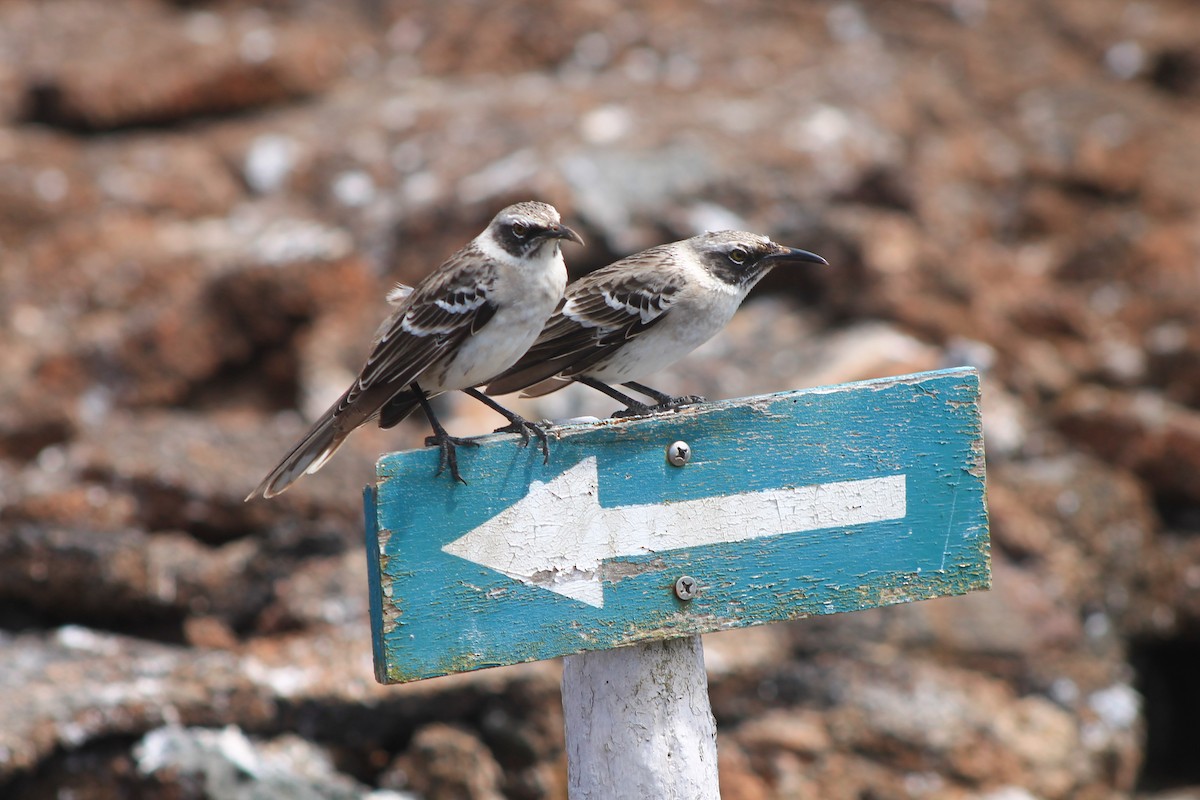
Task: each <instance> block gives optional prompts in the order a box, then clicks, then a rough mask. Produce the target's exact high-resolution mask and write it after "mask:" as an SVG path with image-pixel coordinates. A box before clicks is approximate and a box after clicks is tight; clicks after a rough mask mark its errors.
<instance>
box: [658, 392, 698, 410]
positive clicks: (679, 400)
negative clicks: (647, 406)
mask: <svg viewBox="0 0 1200 800" xmlns="http://www.w3.org/2000/svg"><path fill="white" fill-rule="evenodd" d="M707 402H708V400H706V399H705V398H703V397H701V396H700V395H698V394H685V395H681V396H680V397H668V398H667V399H666V400H663V401H662V402H660V403H658V404H657V405H655V406H654V407H653V408H654V410H655V411H674V410H675V409H677V408H683V407H684V406H694V405H696V404H697V403H707Z"/></svg>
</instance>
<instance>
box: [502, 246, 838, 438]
mask: <svg viewBox="0 0 1200 800" xmlns="http://www.w3.org/2000/svg"><path fill="white" fill-rule="evenodd" d="M804 262H812V263H817V264H826V263H828V262H826V261H825V259H823V258H821V257H820V256H818V255H815V254H814V253H810V252H808V251H807V250H797V249H795V248H792V247H784V246H783V245H779V244H775V243H774V242H772V241H771V240H770V239H768V238H767V237H766V236H760V235H758V234H754V233H745V232H742V231H718V232H709V233H703V234H701V235H699V236H693V237H692V238H691V239H685V240H683V241H680V242H672V243H671V244H664V245H660V246H658V247H652V248H650V249H649V250H643V251H642V252H640V253H636V254H634V255H632V256H629V257H628V258H623V259H621V260H620V261H617V262H614V263H612V264H609V265H608V266H607V267H603V268H601V269H599V270H596V271H595V272H592V273H590V274H588V275H586V276H584V277H583V278H580V279H579V280H577V281H575V282H574V283H572V284H571V285H570V286H568V287H567V291H566V294H565V295H564V297H563V299H562V302H561V303H560V304H559V307H558V310H557V311H555V312H554V316H552V317H550V319H549V321H547V323H546V327H545V328H544V329H543V330H542V333H541V335H540V336H538V338H537V341H536V342H534V344H533V346H532V347H530V348H529V352H527V353H525V355H524V356H522V357H521V359H520V360H519V361H518V362H517V363H516V364H514V365H513V366H512V367H510V368H509V369H508V370H506V371H505V372H503V373H501V374H500V375H498V376H497V377H495V378H493V379H492V380H491V381H489V382H488V386H487V393H488V394H489V395H500V394H507V393H509V392H515V391H518V390H524V391H523V396H525V397H537V396H540V395H544V394H549V393H550V392H553V391H555V390H557V389H561V388H562V387H563V386H566V385H567V384H568V383H570V382H571V381H578V382H580V383H583V384H585V385H587V386H591V387H592V388H594V389H597V390H599V391H601V392H604V393H605V394H607V395H609V396H610V397H613V398H615V399H617V400H619V401H620V402H622V403H624V404H625V406H626V409H627V410H626V411H624V412H621V414H619V416H623V415H629V414H646V413H651V412H654V411H658V410H665V409H671V408H676V407H678V406H680V405H686V404H688V403H697V402H703V400H704V399H703V398H701V397H696V396H687V397H672V396H671V395H668V394H665V393H663V392H660V391H658V390H656V389H652V388H650V387H649V386H645V385H643V384H640V383H636V382H635V381H637V380H638V379H640V378H642V377H643V376H645V375H649V374H652V373H654V372H656V371H657V370H660V369H662V368H664V367H666V366H668V365H670V364H673V363H674V362H676V361H678V360H679V359H680V358H683V357H684V356H685V355H687V354H688V353H690V352H691V351H692V350H694V349H695V348H697V347H699V346H700V345H701V344H703V343H704V342H706V341H708V340H709V339H710V338H712V337H713V336H714V335H715V334H716V333H717V332H718V331H720V330H721V329H722V328H724V327H725V325H726V324H727V323H728V322H729V320H730V319H731V318H732V317H733V314H734V312H735V311H737V309H738V306H739V305H741V302H742V300H744V299H745V297H746V295H747V294H748V293H749V291H750V290H751V289H752V288H753V287H754V285H755V284H756V283H758V281H759V280H761V279H762V277H763V276H764V275H766V274H767V273H768V272H769V271H770V270H771V269H772V268H773V267H775V266H776V265H778V264H794V263H804ZM611 383H622V384H624V385H625V386H627V387H628V388H630V389H632V390H633V391H635V392H637V393H639V394H643V395H646V396H647V397H650V398H653V399H654V401H655V403H656V405H654V406H650V405H647V404H646V403H642V402H640V401H638V400H635V399H634V398H632V397H630V396H628V395H626V394H624V393H623V392H620V391H618V390H616V389H614V388H613V387H612V386H610V385H609V384H611Z"/></svg>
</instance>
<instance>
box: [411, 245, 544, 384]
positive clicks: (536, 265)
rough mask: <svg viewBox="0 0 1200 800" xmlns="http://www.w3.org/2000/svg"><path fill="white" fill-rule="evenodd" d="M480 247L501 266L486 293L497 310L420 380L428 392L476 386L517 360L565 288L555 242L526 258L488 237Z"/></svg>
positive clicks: (536, 333)
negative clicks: (513, 253)
mask: <svg viewBox="0 0 1200 800" xmlns="http://www.w3.org/2000/svg"><path fill="white" fill-rule="evenodd" d="M483 249H484V252H485V254H486V255H488V256H489V257H490V258H492V259H493V260H494V261H495V262H496V263H497V265H498V269H499V270H500V275H499V278H498V280H497V281H496V283H495V287H494V290H493V292H492V294H491V296H490V297H489V300H490V301H491V302H493V303H494V304H495V305H496V313H495V314H494V315H493V316H492V318H491V319H490V320H489V321H488V323H487V324H486V325H484V326H483V328H481V329H480V330H479V331H477V332H476V333H475V334H474V335H473V336H470V337H468V338H467V339H466V340H465V341H464V342H463V344H462V346H461V347H460V348H459V349H458V352H457V353H456V354H455V355H454V356H453V357H452V358H451V359H449V360H448V361H447V362H446V363H445V364H444V365H443V366H441V367H440V368H434V369H431V370H430V372H429V373H427V377H426V378H423V379H422V381H421V384H422V386H423V387H424V388H425V389H426V391H429V392H431V393H432V392H439V391H451V390H454V389H467V388H470V387H472V386H478V385H479V384H482V383H485V382H486V381H488V380H489V379H491V378H494V377H495V376H496V375H498V374H499V373H501V372H503V371H504V370H506V369H508V368H509V367H511V366H512V365H513V364H515V363H517V360H518V359H519V358H520V357H521V356H523V355H525V351H526V350H528V349H529V347H530V346H531V345H532V344H533V342H534V340H535V339H537V336H538V334H539V333H541V331H542V326H543V325H545V323H546V320H547V319H549V318H550V315H551V314H553V313H554V309H555V307H556V306H557V305H558V301H559V300H560V299H562V295H563V291H564V290H565V289H566V286H567V268H566V265H565V264H564V263H563V257H562V252H561V251H560V249H559V247H558V246H557V244H554V243H552V244H548V245H547V246H546V247H543V248H542V250H541V252H540V253H538V255H536V256H535V257H533V258H529V259H517V258H515V257H513V256H511V255H509V254H508V253H506V252H504V251H503V250H501V249H500V248H499V247H496V246H495V245H494V244H492V243H491V242H490V241H488V242H487V243H486V245H485V246H484V247H483Z"/></svg>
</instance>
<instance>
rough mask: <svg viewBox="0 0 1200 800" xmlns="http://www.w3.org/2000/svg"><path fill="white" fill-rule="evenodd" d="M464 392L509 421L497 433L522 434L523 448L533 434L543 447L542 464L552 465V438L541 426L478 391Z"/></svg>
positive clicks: (497, 429)
mask: <svg viewBox="0 0 1200 800" xmlns="http://www.w3.org/2000/svg"><path fill="white" fill-rule="evenodd" d="M463 391H464V392H466V393H467V394H469V395H471V397H474V398H475V399H476V400H478V401H479V402H481V403H483V404H484V405H485V406H487V407H488V408H490V409H491V410H492V411H495V412H496V413H497V414H499V415H500V416H502V417H504V418H505V419H506V420H508V425H506V426H504V427H503V428H496V431H495V432H496V433H519V434H521V446H522V447H526V446H528V445H529V434H531V433H532V434H533V435H534V436H536V437H537V438H538V441H539V442H540V443H541V445H542V463H543V464H549V463H550V437H548V436H547V435H546V431H544V430H543V429H542V427H541V426H540V425H535V424H534V423H532V422H530V421H529V420H527V419H525V418H524V417H522V416H521V415H520V414H517V413H515V412H513V411H509V410H508V409H507V408H505V407H504V406H502V405H500V404H499V403H497V402H496V401H495V400H493V399H492V398H490V397H488V396H487V395H486V394H484V393H483V392H481V391H479V390H478V389H463Z"/></svg>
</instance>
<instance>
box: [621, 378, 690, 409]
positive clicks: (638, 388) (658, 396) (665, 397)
mask: <svg viewBox="0 0 1200 800" xmlns="http://www.w3.org/2000/svg"><path fill="white" fill-rule="evenodd" d="M621 385H622V386H628V387H629V388H630V389H633V390H634V391H635V392H637V393H638V394H644V395H646V397H651V398H653V399H654V401H655V402H656V403H658V405H656V406H654V409H655V410H662V411H667V410H670V409H673V408H679V407H680V406H690V405H695V404H696V403H706V402H708V401H707V400H705V399H704V398H703V397H701V396H700V395H698V394H685V395H681V396H679V397H675V396H673V395H669V394H667V393H666V392H660V391H658V390H657V389H652V388H650V387H649V386H647V385H645V384H644V383H634V382H633V381H626V382H625V383H623V384H621Z"/></svg>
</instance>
